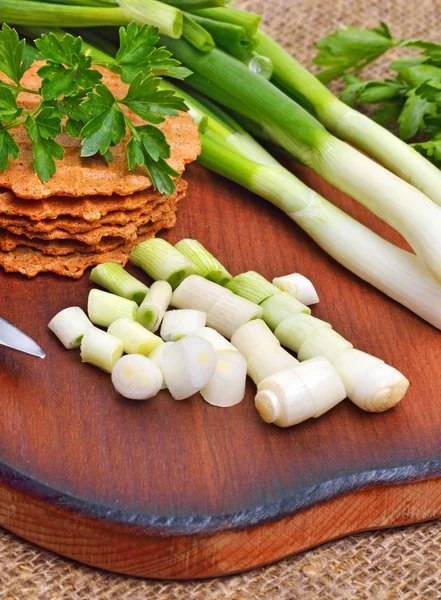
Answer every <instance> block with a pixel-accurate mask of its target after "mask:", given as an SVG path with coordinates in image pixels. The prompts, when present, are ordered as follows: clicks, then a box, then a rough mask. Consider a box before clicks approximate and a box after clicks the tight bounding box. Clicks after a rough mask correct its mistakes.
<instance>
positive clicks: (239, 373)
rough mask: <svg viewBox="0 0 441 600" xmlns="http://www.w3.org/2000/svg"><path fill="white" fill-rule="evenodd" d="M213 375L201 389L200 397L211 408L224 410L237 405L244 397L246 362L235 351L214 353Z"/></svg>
mask: <svg viewBox="0 0 441 600" xmlns="http://www.w3.org/2000/svg"><path fill="white" fill-rule="evenodd" d="M216 358H217V364H216V370H215V372H214V375H213V376H212V378H211V379H210V381H209V382H208V384H207V385H206V386H205V387H204V388H202V390H201V396H202V398H203V399H204V400H205V402H208V404H211V405H212V406H218V407H221V408H226V407H230V406H235V405H236V404H239V402H241V401H242V400H243V399H244V397H245V384H246V378H247V361H246V360H245V358H244V357H243V356H242V354H241V353H240V352H238V351H237V350H234V349H233V350H220V351H218V352H216Z"/></svg>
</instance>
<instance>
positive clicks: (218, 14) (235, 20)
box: [187, 6, 262, 37]
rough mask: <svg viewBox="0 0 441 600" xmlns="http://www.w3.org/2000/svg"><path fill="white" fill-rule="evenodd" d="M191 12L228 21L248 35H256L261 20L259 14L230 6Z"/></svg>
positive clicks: (215, 19) (224, 21)
mask: <svg viewBox="0 0 441 600" xmlns="http://www.w3.org/2000/svg"><path fill="white" fill-rule="evenodd" d="M187 10H190V9H187ZM191 12H193V13H194V14H195V15H199V16H200V17H206V18H207V19H213V20H214V21H221V22H223V23H230V24H231V25H237V26H239V27H242V28H243V29H245V31H246V32H247V34H248V35H249V36H250V37H254V36H255V35H256V33H257V30H258V29H259V23H260V21H261V20H262V17H261V16H260V15H255V14H253V13H250V12H247V11H245V10H239V9H238V8H233V7H230V6H229V7H228V8H205V9H202V10H192V11H191Z"/></svg>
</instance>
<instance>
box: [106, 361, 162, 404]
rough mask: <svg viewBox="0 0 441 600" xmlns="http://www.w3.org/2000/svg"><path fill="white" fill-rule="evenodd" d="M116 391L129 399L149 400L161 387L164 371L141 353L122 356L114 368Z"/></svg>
mask: <svg viewBox="0 0 441 600" xmlns="http://www.w3.org/2000/svg"><path fill="white" fill-rule="evenodd" d="M112 383H113V387H114V388H115V389H116V391H117V392H118V393H119V394H121V396H124V398H128V399H129V400H148V399H149V398H153V396H156V394H157V393H158V392H159V390H160V389H161V384H162V373H161V371H160V369H159V367H158V366H157V365H156V364H155V363H154V362H153V361H152V360H149V359H148V358H146V357H145V356H141V355H139V354H131V355H130V356H123V357H122V358H120V359H119V360H118V361H117V362H116V363H115V366H114V367H113V369H112Z"/></svg>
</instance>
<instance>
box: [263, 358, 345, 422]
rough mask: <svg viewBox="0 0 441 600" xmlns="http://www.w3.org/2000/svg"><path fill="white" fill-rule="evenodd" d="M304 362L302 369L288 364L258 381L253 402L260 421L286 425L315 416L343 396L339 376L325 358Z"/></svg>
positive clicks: (343, 390) (333, 404)
mask: <svg viewBox="0 0 441 600" xmlns="http://www.w3.org/2000/svg"><path fill="white" fill-rule="evenodd" d="M308 363H310V364H308V365H307V368H306V369H305V367H304V366H303V370H300V371H299V369H300V367H302V365H298V366H297V367H291V368H289V369H285V370H284V371H279V372H278V373H275V374H274V375H271V376H270V377H267V378H266V379H265V380H264V381H262V383H260V385H259V386H258V388H257V394H256V398H255V404H256V408H257V410H258V411H259V413H260V416H261V417H262V419H263V420H264V421H266V422H267V423H274V424H275V425H278V426H279V427H290V426H291V425H296V424H297V423H301V422H302V421H306V420H307V419H310V418H311V417H315V418H316V417H319V416H320V415H322V414H323V412H325V410H329V409H330V408H332V407H333V406H335V405H336V404H338V403H339V402H341V401H342V400H343V399H344V398H345V397H346V391H345V389H344V386H343V383H342V382H341V379H340V378H339V376H338V374H337V373H336V371H335V369H334V368H333V367H332V365H331V364H330V363H329V362H328V361H327V360H326V359H319V360H317V359H313V360H311V361H308ZM304 364H305V363H304Z"/></svg>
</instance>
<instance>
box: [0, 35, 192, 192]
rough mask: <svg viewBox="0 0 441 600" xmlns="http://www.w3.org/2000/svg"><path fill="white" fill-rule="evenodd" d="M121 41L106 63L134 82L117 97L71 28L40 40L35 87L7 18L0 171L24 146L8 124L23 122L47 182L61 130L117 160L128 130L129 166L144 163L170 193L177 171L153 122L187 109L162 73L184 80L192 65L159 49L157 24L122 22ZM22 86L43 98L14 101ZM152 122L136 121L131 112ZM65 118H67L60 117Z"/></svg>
mask: <svg viewBox="0 0 441 600" xmlns="http://www.w3.org/2000/svg"><path fill="white" fill-rule="evenodd" d="M119 35H120V47H119V50H118V53H117V55H116V57H115V60H113V61H112V62H109V63H102V65H103V66H105V67H107V68H108V69H110V70H112V71H113V72H115V73H117V74H118V75H120V77H121V79H122V81H124V82H125V83H127V84H129V88H128V91H127V94H126V96H125V97H124V98H116V97H115V96H114V94H113V93H112V92H111V90H110V89H109V88H108V87H107V86H106V85H105V84H104V83H103V81H102V75H101V73H100V72H99V71H97V70H96V69H93V68H92V59H91V57H90V56H87V55H86V54H84V53H83V52H82V40H81V38H80V37H74V36H73V35H71V34H68V33H66V34H64V35H62V36H59V35H56V34H55V33H49V34H47V35H46V34H43V35H42V36H41V37H40V38H38V39H37V40H35V45H36V46H37V48H38V51H39V53H40V55H41V56H42V58H43V59H45V61H46V63H45V65H44V66H42V67H40V68H39V69H38V71H37V73H38V75H39V76H40V77H41V85H40V88H39V89H38V90H30V89H27V88H24V87H23V86H22V85H21V83H20V82H21V80H22V78H23V75H24V74H25V73H26V71H27V70H28V69H29V68H30V66H31V65H32V62H33V61H32V60H31V59H29V58H28V57H27V53H26V52H25V41H24V40H20V39H19V36H18V34H17V32H16V31H15V30H14V29H11V28H10V27H9V26H8V25H7V24H3V26H2V28H1V30H0V71H1V72H3V73H4V74H5V75H7V77H8V78H9V79H10V80H11V81H12V83H5V82H1V81H0V170H5V169H7V167H8V164H9V159H10V158H12V159H16V158H18V155H19V147H18V146H17V143H16V141H15V140H14V138H13V136H12V135H11V133H10V131H11V130H12V129H14V128H15V127H18V126H19V125H24V127H25V129H26V132H27V134H28V136H29V139H30V141H31V144H32V150H33V157H34V160H33V166H34V169H35V171H36V172H37V174H38V177H39V178H40V179H41V181H43V182H47V181H48V180H49V179H50V178H51V177H52V176H53V175H54V174H55V172H56V168H57V167H56V162H55V161H56V160H62V159H63V155H64V150H63V147H62V146H61V145H60V144H59V143H58V142H57V141H56V138H57V137H58V136H59V134H60V133H61V132H62V129H63V122H65V126H64V129H65V132H66V133H67V134H68V135H70V136H73V137H79V138H81V156H82V157H90V156H95V155H98V154H99V155H101V156H102V157H103V158H104V159H105V160H106V161H107V162H111V161H112V160H113V156H112V147H114V146H116V145H117V144H119V143H120V142H121V141H122V140H123V138H124V137H125V136H126V135H128V142H127V164H128V168H129V169H130V170H133V169H134V168H135V167H137V166H141V167H144V168H145V169H146V170H147V171H148V173H149V175H150V177H151V179H152V181H153V185H154V187H155V188H156V189H157V190H159V191H160V192H161V193H166V194H172V193H173V191H174V188H175V186H174V183H173V179H172V178H173V177H177V176H178V175H179V173H177V172H176V171H174V170H173V169H172V168H171V167H169V165H168V164H167V162H166V159H167V158H169V157H170V146H169V144H168V143H167V140H166V138H165V136H164V134H163V133H162V131H161V130H160V129H159V128H158V127H156V125H158V124H160V123H162V122H163V121H164V120H165V119H166V118H167V117H168V116H177V114H178V111H179V110H181V111H186V110H188V109H187V107H186V105H185V103H184V100H183V99H181V98H179V97H178V96H176V95H175V94H174V92H172V91H169V90H162V89H160V81H161V80H160V76H161V75H168V76H169V77H175V78H178V79H183V78H185V77H187V76H188V75H189V74H190V71H188V70H187V69H185V68H184V67H181V66H180V63H179V62H178V61H176V60H174V59H173V58H172V57H171V54H170V53H169V52H168V51H167V50H166V49H165V48H156V44H157V43H158V29H157V28H156V27H149V26H147V25H144V26H142V27H141V28H138V26H137V25H136V24H135V23H130V24H129V25H128V26H127V27H122V28H121V29H120V33H119ZM20 92H28V93H33V94H38V95H39V96H40V97H41V99H40V101H39V102H38V103H37V104H36V106H35V107H34V108H32V109H30V110H26V109H23V108H21V107H19V106H18V104H17V96H18V94H19V93H20ZM125 109H130V110H131V111H132V112H133V113H135V114H136V115H138V116H139V117H141V118H142V119H143V120H144V121H146V122H147V124H144V125H139V126H135V125H134V124H133V123H132V122H131V121H130V119H129V118H128V117H127V114H126V113H127V111H126V110H125ZM63 120H64V121H63Z"/></svg>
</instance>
